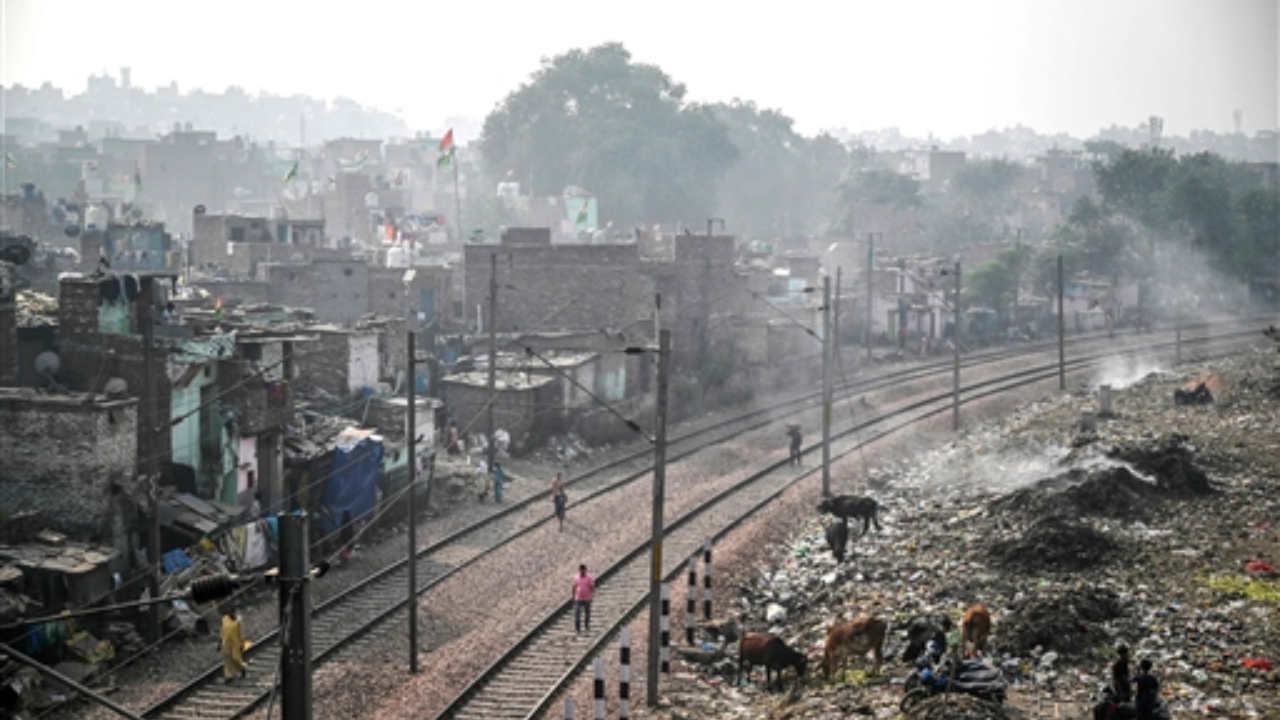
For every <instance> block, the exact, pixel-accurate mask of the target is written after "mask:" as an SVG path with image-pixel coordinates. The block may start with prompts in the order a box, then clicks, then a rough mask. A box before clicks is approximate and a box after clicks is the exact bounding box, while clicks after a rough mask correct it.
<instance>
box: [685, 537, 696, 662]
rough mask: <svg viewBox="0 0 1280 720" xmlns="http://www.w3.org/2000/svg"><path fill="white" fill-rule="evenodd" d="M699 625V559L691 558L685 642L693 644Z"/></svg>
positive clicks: (686, 602)
mask: <svg viewBox="0 0 1280 720" xmlns="http://www.w3.org/2000/svg"><path fill="white" fill-rule="evenodd" d="M697 624H698V558H697V556H696V555H695V556H694V557H691V558H689V587H688V589H687V590H686V592H685V596H684V641H685V643H686V644H688V645H692V644H693V630H694V628H695V627H696V626H697Z"/></svg>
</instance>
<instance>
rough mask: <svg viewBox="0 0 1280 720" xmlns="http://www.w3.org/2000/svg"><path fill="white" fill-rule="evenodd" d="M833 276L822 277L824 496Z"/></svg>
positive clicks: (826, 488) (827, 490)
mask: <svg viewBox="0 0 1280 720" xmlns="http://www.w3.org/2000/svg"><path fill="white" fill-rule="evenodd" d="M834 345H835V343H833V342H831V276H830V275H828V276H826V277H824V278H822V497H824V498H825V497H831V348H832V347H833V346H834Z"/></svg>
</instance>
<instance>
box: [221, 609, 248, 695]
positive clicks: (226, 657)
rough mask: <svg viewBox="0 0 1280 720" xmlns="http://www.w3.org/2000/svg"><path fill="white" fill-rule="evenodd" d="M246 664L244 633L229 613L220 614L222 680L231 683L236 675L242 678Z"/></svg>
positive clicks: (236, 619)
mask: <svg viewBox="0 0 1280 720" xmlns="http://www.w3.org/2000/svg"><path fill="white" fill-rule="evenodd" d="M247 665H248V664H247V663H246V662H245V660H244V632H243V630H242V628H241V625H240V620H239V619H238V618H236V616H235V615H234V614H233V613H232V612H231V611H230V610H226V611H224V612H223V614H222V678H223V681H224V682H231V681H232V680H233V679H235V677H236V676H237V675H238V676H240V677H244V675H245V669H246V667H247Z"/></svg>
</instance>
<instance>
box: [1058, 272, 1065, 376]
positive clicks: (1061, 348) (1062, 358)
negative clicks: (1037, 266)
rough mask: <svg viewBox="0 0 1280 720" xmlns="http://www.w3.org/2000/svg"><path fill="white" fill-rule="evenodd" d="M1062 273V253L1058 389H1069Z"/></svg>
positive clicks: (1059, 282)
mask: <svg viewBox="0 0 1280 720" xmlns="http://www.w3.org/2000/svg"><path fill="white" fill-rule="evenodd" d="M1064 288H1065V285H1064V282H1063V274H1062V254H1061V253H1059V254H1058V389H1059V390H1066V389H1067V341H1066V335H1067V309H1066V303H1065V297H1066V291H1065V289H1064Z"/></svg>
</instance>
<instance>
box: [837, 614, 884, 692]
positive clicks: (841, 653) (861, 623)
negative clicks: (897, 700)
mask: <svg viewBox="0 0 1280 720" xmlns="http://www.w3.org/2000/svg"><path fill="white" fill-rule="evenodd" d="M888 629H889V624H888V623H886V622H885V621H884V620H881V619H879V618H873V617H871V616H870V615H863V616H861V617H859V618H858V619H857V620H854V621H853V622H848V623H844V624H843V625H833V626H831V629H830V630H828V631H827V642H826V648H825V649H824V650H823V651H822V669H823V671H824V672H825V673H826V676H827V677H828V678H830V677H831V676H832V674H834V673H835V672H836V670H838V669H839V668H840V666H842V665H844V663H845V661H846V660H848V659H849V658H851V657H856V656H859V655H866V654H867V653H872V654H873V655H874V657H875V663H876V664H875V668H874V669H873V670H872V672H873V673H875V674H876V675H879V674H880V662H881V661H882V660H883V659H884V657H883V655H882V652H883V648H884V636H885V634H886V632H887V631H888Z"/></svg>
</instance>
